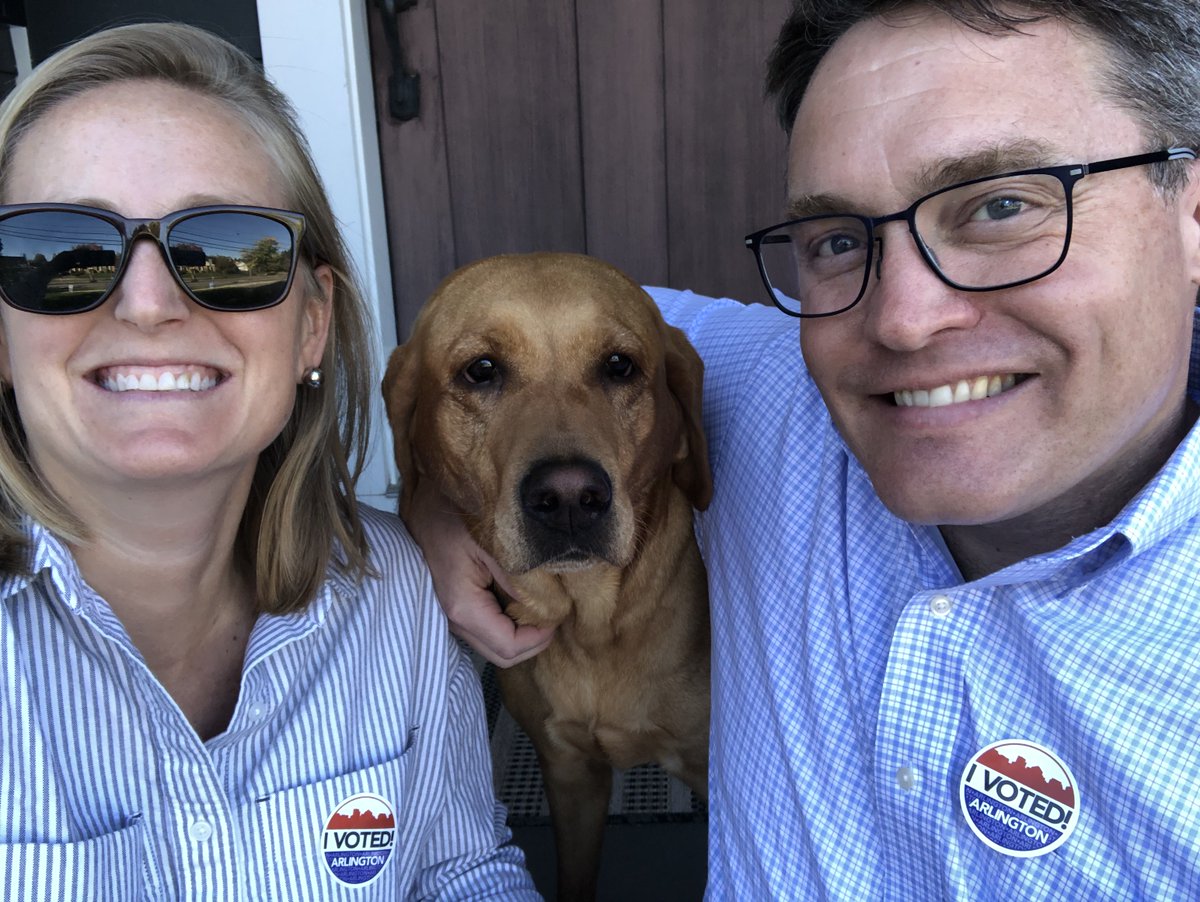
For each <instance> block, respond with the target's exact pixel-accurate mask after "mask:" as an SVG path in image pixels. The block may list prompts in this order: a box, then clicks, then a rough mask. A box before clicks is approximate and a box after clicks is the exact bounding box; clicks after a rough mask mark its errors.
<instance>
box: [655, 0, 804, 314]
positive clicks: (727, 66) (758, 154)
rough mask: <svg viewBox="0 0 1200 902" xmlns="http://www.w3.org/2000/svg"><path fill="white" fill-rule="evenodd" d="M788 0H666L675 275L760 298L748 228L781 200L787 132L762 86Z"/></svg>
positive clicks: (688, 283)
mask: <svg viewBox="0 0 1200 902" xmlns="http://www.w3.org/2000/svg"><path fill="white" fill-rule="evenodd" d="M789 6H790V4H789V3H788V0H742V2H740V3H723V2H710V0H703V2H698V0H663V21H664V32H665V35H666V40H665V41H664V58H665V92H666V126H667V160H668V167H667V192H668V196H669V197H670V204H669V214H670V215H669V232H670V245H669V256H670V261H671V271H670V284H671V285H672V287H675V288H692V289H694V290H696V291H700V292H703V293H706V294H723V295H727V296H729V297H736V298H739V299H741V300H745V301H757V300H759V299H760V298H761V296H762V295H763V288H762V285H761V283H760V282H759V279H758V273H757V270H756V268H755V267H754V264H753V259H752V257H751V255H750V254H749V252H747V251H746V250H745V247H744V245H743V242H742V238H743V237H744V236H745V235H746V233H747V232H750V231H753V230H754V229H756V228H759V227H761V226H764V225H770V224H771V222H774V221H775V219H776V218H777V215H778V212H779V211H780V210H781V209H782V207H783V188H784V159H785V153H786V137H785V135H784V134H783V131H782V130H781V129H780V127H779V126H778V125H777V124H776V122H775V120H774V117H773V114H772V111H771V109H770V105H769V104H768V103H767V102H766V101H765V99H764V95H763V73H764V71H765V60H766V56H767V53H768V52H769V51H770V48H771V45H772V43H773V41H774V39H775V35H776V34H777V32H778V31H779V26H780V25H781V24H782V23H783V19H784V17H785V16H786V14H787V10H788V7H789Z"/></svg>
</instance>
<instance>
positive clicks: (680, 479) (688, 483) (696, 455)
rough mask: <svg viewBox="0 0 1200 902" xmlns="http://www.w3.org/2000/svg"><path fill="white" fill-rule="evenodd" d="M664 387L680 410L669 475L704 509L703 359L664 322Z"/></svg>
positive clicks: (708, 485)
mask: <svg viewBox="0 0 1200 902" xmlns="http://www.w3.org/2000/svg"><path fill="white" fill-rule="evenodd" d="M665 338H666V351H667V354H666V356H667V387H668V388H669V389H670V390H671V394H672V395H674V396H675V400H676V401H677V402H678V403H679V409H680V412H681V413H682V414H683V439H684V445H683V447H682V448H681V450H680V457H679V459H677V460H676V461H675V464H674V466H673V468H672V471H671V478H672V479H674V480H675V484H676V485H677V486H679V487H680V488H681V489H683V493H684V494H685V495H687V497H688V500H689V501H691V502H692V507H694V508H696V510H704V509H705V508H706V507H708V502H709V501H711V500H712V471H711V470H710V469H709V466H708V442H707V440H706V439H705V438H704V420H703V413H704V410H703V406H702V403H701V393H702V391H703V388H704V362H703V361H702V360H701V359H700V355H699V354H697V353H696V349H695V348H693V347H692V343H691V342H690V341H688V339H687V336H686V335H684V334H683V332H682V331H681V330H679V329H676V328H675V327H674V326H665Z"/></svg>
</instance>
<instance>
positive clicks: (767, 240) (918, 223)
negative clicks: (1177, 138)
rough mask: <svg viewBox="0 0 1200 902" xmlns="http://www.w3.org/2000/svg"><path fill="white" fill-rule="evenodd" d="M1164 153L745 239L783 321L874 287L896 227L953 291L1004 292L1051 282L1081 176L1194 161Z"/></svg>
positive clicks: (987, 183) (833, 308)
mask: <svg viewBox="0 0 1200 902" xmlns="http://www.w3.org/2000/svg"><path fill="white" fill-rule="evenodd" d="M1196 156H1197V152H1196V151H1195V150H1192V149H1190V148H1186V147H1173V148H1170V149H1168V150H1161V151H1157V152H1155V153H1144V154H1138V155H1136V156H1131V157H1118V158H1117V159H1113V160H1101V161H1099V162H1095V163H1077V164H1073V165H1069V166H1048V167H1045V168H1042V169H1026V170H1022V171H1020V172H1007V173H1004V174H1003V175H990V176H985V177H983V178H977V179H972V180H971V181H969V182H963V183H961V184H958V185H952V186H950V187H948V188H942V189H940V190H938V191H934V192H933V193H931V194H926V195H925V196H924V197H922V198H920V199H919V200H917V201H916V202H915V203H913V205H912V206H910V207H909V208H908V209H907V210H901V211H900V212H899V213H892V214H891V215H889V216H876V217H870V216H858V215H855V214H849V213H847V214H839V213H835V214H829V215H822V216H806V217H804V218H802V219H793V220H790V221H789V222H784V223H780V224H779V225H774V226H771V227H770V228H767V229H763V230H762V231H759V232H754V233H753V234H751V235H747V236H746V246H747V247H748V248H750V249H751V250H752V251H754V255H755V257H756V258H757V260H758V271H759V273H760V274H761V275H762V279H763V283H764V284H765V285H766V286H767V292H768V294H769V295H770V297H771V300H772V301H773V302H774V303H775V305H776V306H778V307H779V308H780V309H781V310H783V311H784V312H785V313H790V314H791V315H792V316H801V317H816V316H833V315H834V314H835V313H843V312H845V311H846V310H849V309H850V308H851V307H853V306H854V305H855V304H857V303H858V302H859V301H860V300H861V299H862V296H863V294H864V293H865V292H866V290H867V283H868V282H869V281H870V276H871V263H872V261H875V275H876V278H878V277H879V272H880V269H881V267H882V259H883V239H882V238H881V237H880V236H879V234H878V232H877V230H878V228H879V226H881V225H883V224H884V223H888V222H894V221H898V220H904V221H905V222H907V223H908V230H909V232H910V233H911V234H912V236H913V239H914V240H915V241H916V243H917V248H918V249H919V250H920V251H921V256H922V257H924V259H925V262H926V263H927V264H928V265H929V268H930V269H932V270H933V271H934V272H935V273H936V274H937V275H938V277H939V278H940V279H941V280H942V281H943V282H945V283H946V284H947V285H949V286H951V287H952V288H957V289H959V290H961V291H994V290H998V289H1001V288H1013V287H1015V286H1017V285H1024V284H1025V283H1027V282H1032V281H1034V280H1035V279H1040V278H1042V277H1043V276H1047V275H1049V274H1050V273H1052V272H1054V270H1056V269H1057V268H1058V267H1059V266H1060V265H1061V264H1062V262H1063V260H1065V259H1066V256H1067V248H1068V247H1069V246H1070V243H1071V192H1072V190H1073V189H1074V187H1075V183H1076V182H1078V181H1079V180H1080V179H1081V178H1083V177H1084V176H1085V175H1094V174H1096V173H1100V172H1112V171H1113V170H1115V169H1128V168H1130V167H1133V166H1145V165H1147V164H1150V163H1161V162H1166V161H1168V160H1194V159H1196Z"/></svg>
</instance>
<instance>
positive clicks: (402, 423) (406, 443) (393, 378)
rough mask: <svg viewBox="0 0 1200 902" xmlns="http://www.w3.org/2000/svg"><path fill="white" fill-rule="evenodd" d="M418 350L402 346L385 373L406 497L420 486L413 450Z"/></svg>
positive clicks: (390, 420)
mask: <svg viewBox="0 0 1200 902" xmlns="http://www.w3.org/2000/svg"><path fill="white" fill-rule="evenodd" d="M417 356H418V355H417V349H416V348H415V347H413V345H412V343H411V342H409V343H408V344H403V345H400V347H398V348H396V350H394V351H392V356H391V357H389V358H388V365H387V371H386V372H385V373H384V374H383V403H384V407H385V408H387V418H388V423H390V424H391V427H392V435H393V436H394V438H395V442H394V446H395V454H396V467H397V469H399V470H400V484H401V488H402V490H403V495H404V497H408V496H409V494H410V493H411V491H412V490H413V489H414V488H415V486H416V479H417V471H416V456H415V455H414V453H413V447H412V437H413V436H412V421H413V415H414V413H415V412H416V407H417V370H418V365H417V364H418V360H417Z"/></svg>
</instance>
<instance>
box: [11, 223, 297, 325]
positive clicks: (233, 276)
mask: <svg viewBox="0 0 1200 902" xmlns="http://www.w3.org/2000/svg"><path fill="white" fill-rule="evenodd" d="M303 234H304V217H303V216H302V215H301V214H299V213H291V212H288V211H287V210H273V209H269V208H266V207H242V206H208V207H193V208H191V209H188V210H177V211H175V212H174V213H168V214H167V215H166V216H164V217H162V218H161V219H127V218H125V217H124V216H120V215H118V214H117V213H113V212H111V211H110V210H100V209H97V208H95V207H82V206H78V205H76V204H12V205H8V206H4V205H0V297H3V298H4V300H5V301H6V302H7V303H8V304H10V305H11V306H13V307H16V308H17V309H18V310H25V311H28V312H29V313H49V314H64V313H84V312H86V311H88V310H94V309H95V308H97V307H99V306H100V305H101V304H103V303H104V301H105V300H106V299H107V298H108V296H109V295H110V294H111V293H112V290H113V289H114V288H116V286H117V283H118V282H119V281H120V280H121V276H122V274H123V273H124V272H125V267H126V265H127V264H128V263H129V256H130V251H131V249H132V247H133V243H134V242H135V241H137V240H138V239H139V238H149V239H151V240H153V241H154V242H155V243H157V244H158V247H159V250H160V251H161V252H162V255H163V259H164V260H166V262H167V268H168V269H169V270H170V271H171V274H172V275H173V276H174V277H175V281H176V282H178V283H179V287H180V288H182V289H183V290H184V292H185V293H186V294H187V296H188V297H190V298H191V299H192V300H193V301H195V302H196V303H197V304H199V305H200V306H201V307H207V308H208V309H209V310H220V311H245V310H262V309H264V308H266V307H272V306H274V305H275V304H278V303H279V302H280V301H282V300H283V299H284V298H285V297H287V293H288V291H289V289H290V288H291V285H292V276H293V275H295V272H296V261H297V257H298V256H299V254H298V248H299V246H300V236H301V235H303Z"/></svg>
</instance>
